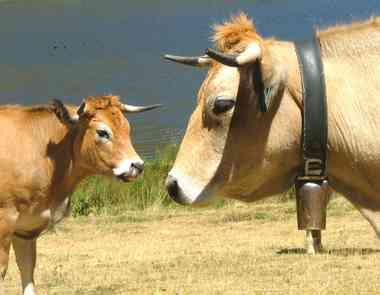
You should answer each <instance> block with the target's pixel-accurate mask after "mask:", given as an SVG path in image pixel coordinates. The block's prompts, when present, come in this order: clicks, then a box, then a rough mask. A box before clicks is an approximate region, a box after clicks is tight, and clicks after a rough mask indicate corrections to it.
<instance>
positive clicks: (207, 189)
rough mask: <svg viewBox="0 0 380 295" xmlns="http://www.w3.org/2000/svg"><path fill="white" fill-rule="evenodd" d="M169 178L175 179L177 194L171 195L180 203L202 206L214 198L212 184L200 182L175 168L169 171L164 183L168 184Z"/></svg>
mask: <svg viewBox="0 0 380 295" xmlns="http://www.w3.org/2000/svg"><path fill="white" fill-rule="evenodd" d="M171 178H172V179H175V180H176V181H177V183H178V191H177V195H176V196H175V197H173V196H171V197H172V199H173V200H174V201H176V202H177V203H179V204H181V205H195V206H202V205H206V204H208V203H210V202H211V201H212V200H213V199H214V192H215V188H214V186H212V185H209V184H207V183H200V182H198V181H196V180H195V179H194V178H192V177H190V176H188V175H186V174H184V173H182V171H180V170H178V169H175V168H173V169H172V170H171V171H170V172H169V175H168V178H167V180H166V184H168V182H169V181H170V179H171Z"/></svg>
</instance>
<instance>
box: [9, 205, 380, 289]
mask: <svg viewBox="0 0 380 295" xmlns="http://www.w3.org/2000/svg"><path fill="white" fill-rule="evenodd" d="M293 207H294V204H293V203H292V202H287V203H279V202H269V203H268V202H265V203H259V204H256V205H250V206H245V205H237V206H231V207H229V208H224V209H213V210H205V209H199V210H191V211H184V210H182V211H181V210H177V211H167V212H161V211H158V212H154V211H152V212H147V213H128V214H126V215H123V216H118V217H88V218H80V219H78V218H77V219H73V218H69V219H67V220H66V221H65V222H64V223H63V224H61V225H59V226H57V228H56V229H55V232H51V233H48V234H46V235H44V236H43V237H41V238H40V239H39V241H38V262H37V268H36V275H35V278H36V282H37V288H38V291H39V294H179V295H181V294H197V295H199V294H292V295H293V294H302V295H305V294H313V295H315V294H345V295H348V294H379V293H380V280H379V277H380V261H379V258H380V241H378V240H377V238H376V237H375V234H374V232H373V230H372V229H371V228H370V226H369V224H368V223H367V222H366V221H365V220H364V219H363V218H362V217H361V216H360V215H359V214H358V213H357V212H356V211H354V210H353V209H352V208H351V207H350V206H349V205H348V204H347V203H345V202H343V201H341V200H336V201H334V202H333V203H332V204H331V205H330V207H331V209H329V217H328V220H327V225H328V230H327V231H326V232H324V235H323V241H324V246H325V252H324V253H323V254H320V255H315V256H309V255H306V254H305V253H304V251H303V250H302V248H303V245H304V233H303V232H299V231H297V230H296V220H295V213H294V208H293ZM5 285H6V292H7V294H20V289H19V279H18V272H17V267H16V265H15V262H14V257H13V254H12V258H11V262H10V267H9V271H8V274H7V277H6V280H5Z"/></svg>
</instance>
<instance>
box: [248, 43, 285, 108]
mask: <svg viewBox="0 0 380 295" xmlns="http://www.w3.org/2000/svg"><path fill="white" fill-rule="evenodd" d="M252 70H253V71H252V72H253V79H252V80H253V84H254V85H253V87H254V89H255V92H256V93H257V95H258V97H259V101H258V104H259V108H260V110H261V111H267V110H269V109H270V107H271V106H272V105H273V103H274V100H275V99H276V97H278V96H280V95H281V93H282V91H283V89H284V85H285V80H286V67H285V65H284V64H283V61H280V60H276V59H275V58H273V57H272V56H271V54H270V51H269V50H264V52H263V56H262V58H261V59H260V60H257V62H256V63H255V64H254V65H253V69H252Z"/></svg>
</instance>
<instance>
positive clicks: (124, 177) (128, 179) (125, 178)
mask: <svg viewBox="0 0 380 295" xmlns="http://www.w3.org/2000/svg"><path fill="white" fill-rule="evenodd" d="M137 176H138V175H136V176H135V175H131V174H129V173H123V174H120V175H117V176H116V178H117V179H119V180H121V181H123V182H131V181H134V180H135V179H136V178H137Z"/></svg>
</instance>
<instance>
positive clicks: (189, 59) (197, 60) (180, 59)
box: [164, 54, 211, 67]
mask: <svg viewBox="0 0 380 295" xmlns="http://www.w3.org/2000/svg"><path fill="white" fill-rule="evenodd" d="M164 58H165V59H167V60H170V61H174V62H177V63H180V64H184V65H187V66H193V67H204V66H209V65H210V64H211V59H210V57H209V56H207V55H202V56H177V55H170V54H165V55H164Z"/></svg>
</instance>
